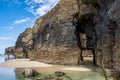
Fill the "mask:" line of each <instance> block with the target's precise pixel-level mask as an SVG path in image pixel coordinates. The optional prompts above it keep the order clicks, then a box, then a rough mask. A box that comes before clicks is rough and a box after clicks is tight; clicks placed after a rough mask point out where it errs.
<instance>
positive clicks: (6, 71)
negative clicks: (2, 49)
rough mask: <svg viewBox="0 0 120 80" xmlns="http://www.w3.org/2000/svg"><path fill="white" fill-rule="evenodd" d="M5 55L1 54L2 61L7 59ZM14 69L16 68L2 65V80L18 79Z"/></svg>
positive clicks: (0, 77)
mask: <svg viewBox="0 0 120 80" xmlns="http://www.w3.org/2000/svg"><path fill="white" fill-rule="evenodd" d="M4 57H5V56H4V55H1V56H0V63H2V62H4V61H5V58H4ZM14 70H15V69H14V68H10V67H1V66H0V80H18V79H16V75H15V72H14Z"/></svg>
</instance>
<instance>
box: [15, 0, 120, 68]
mask: <svg viewBox="0 0 120 80" xmlns="http://www.w3.org/2000/svg"><path fill="white" fill-rule="evenodd" d="M119 3H120V1H119V0H61V1H60V2H59V3H58V4H57V5H56V6H55V7H54V8H53V9H52V10H51V11H49V12H47V13H46V14H45V15H43V16H41V17H40V18H38V19H37V20H36V21H35V25H34V26H33V28H32V29H30V28H29V29H26V30H25V31H24V32H23V33H22V34H20V36H19V37H18V40H17V42H16V46H15V48H16V49H15V50H16V55H17V54H18V53H24V54H26V55H27V56H28V57H32V59H34V60H39V61H43V62H46V63H55V64H70V65H77V64H78V62H79V61H80V59H79V57H80V52H81V49H82V45H81V44H83V43H82V40H81V38H80V35H81V34H85V35H86V38H87V42H85V43H86V49H90V50H94V54H93V55H94V59H95V60H96V64H97V65H99V66H101V67H105V68H110V69H111V68H114V69H115V70H120V68H119V67H120V65H119V62H120V60H119V55H120V50H119V49H120V45H119V44H120V41H119V39H120V35H119V32H120V27H119V26H120V20H119V19H120V18H119V17H120V16H119V13H120V6H119ZM19 48H22V49H21V50H18V49H19ZM17 50H18V51H17ZM20 51H21V52H20Z"/></svg>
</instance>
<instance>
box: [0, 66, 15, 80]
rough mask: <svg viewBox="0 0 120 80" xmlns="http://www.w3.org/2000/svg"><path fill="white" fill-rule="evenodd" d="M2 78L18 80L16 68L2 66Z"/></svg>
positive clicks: (2, 79) (0, 77)
mask: <svg viewBox="0 0 120 80" xmlns="http://www.w3.org/2000/svg"><path fill="white" fill-rule="evenodd" d="M0 80H16V77H15V72H14V68H7V67H6V68H3V67H0Z"/></svg>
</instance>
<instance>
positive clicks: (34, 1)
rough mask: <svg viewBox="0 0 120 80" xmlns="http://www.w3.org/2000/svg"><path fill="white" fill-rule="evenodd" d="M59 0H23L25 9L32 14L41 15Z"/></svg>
mask: <svg viewBox="0 0 120 80" xmlns="http://www.w3.org/2000/svg"><path fill="white" fill-rule="evenodd" d="M59 1H60V0H25V3H26V4H27V5H28V8H27V11H29V12H31V13H32V14H34V15H38V16H42V15H44V14H45V13H46V12H48V11H49V10H50V9H51V8H53V7H54V6H55V5H56V4H57V3H58V2H59Z"/></svg>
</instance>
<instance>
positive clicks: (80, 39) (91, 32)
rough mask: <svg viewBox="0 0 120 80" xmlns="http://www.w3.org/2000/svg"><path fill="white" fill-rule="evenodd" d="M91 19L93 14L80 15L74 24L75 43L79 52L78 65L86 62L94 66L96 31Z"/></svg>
mask: <svg viewBox="0 0 120 80" xmlns="http://www.w3.org/2000/svg"><path fill="white" fill-rule="evenodd" d="M93 17H94V14H93V13H89V14H84V15H81V16H80V17H79V18H78V19H77V22H76V24H75V26H76V31H75V32H76V37H77V43H78V46H79V48H80V50H81V53H80V55H79V58H78V65H79V64H82V63H86V62H92V63H93V64H96V60H95V46H96V30H95V24H94V22H93Z"/></svg>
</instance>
